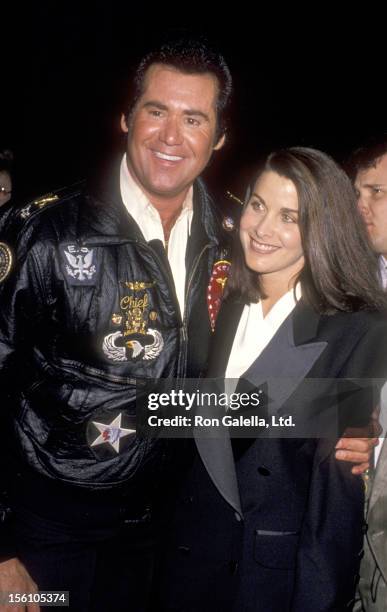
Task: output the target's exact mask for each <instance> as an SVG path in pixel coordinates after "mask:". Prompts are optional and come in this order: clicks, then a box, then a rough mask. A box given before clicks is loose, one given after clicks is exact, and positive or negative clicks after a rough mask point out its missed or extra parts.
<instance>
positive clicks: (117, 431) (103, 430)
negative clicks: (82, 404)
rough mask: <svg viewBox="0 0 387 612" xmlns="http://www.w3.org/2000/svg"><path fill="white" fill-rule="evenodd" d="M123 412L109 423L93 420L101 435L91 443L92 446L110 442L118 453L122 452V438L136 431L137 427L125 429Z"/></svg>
mask: <svg viewBox="0 0 387 612" xmlns="http://www.w3.org/2000/svg"><path fill="white" fill-rule="evenodd" d="M121 419H122V414H121V413H120V414H119V415H117V416H116V418H115V419H113V421H112V422H111V423H109V424H106V423H98V422H97V421H91V423H92V424H93V425H95V427H96V428H97V429H98V431H99V432H100V435H99V436H98V437H97V438H96V439H95V440H94V442H92V443H91V444H90V446H98V445H100V444H110V446H111V447H112V448H114V450H115V451H116V453H117V454H118V453H119V452H120V440H121V438H124V437H125V436H129V435H130V434H134V433H136V430H135V429H125V428H124V427H121Z"/></svg>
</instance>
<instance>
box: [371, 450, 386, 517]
mask: <svg viewBox="0 0 387 612" xmlns="http://www.w3.org/2000/svg"><path fill="white" fill-rule="evenodd" d="M386 491H387V444H386V441H385V440H383V446H382V449H381V451H380V455H379V460H378V463H377V466H376V471H375V477H374V482H373V484H372V493H371V498H370V509H369V512H371V510H372V507H373V506H374V505H375V503H376V502H377V500H378V499H379V498H380V497H381V496H382V495H384V496H385V499H386Z"/></svg>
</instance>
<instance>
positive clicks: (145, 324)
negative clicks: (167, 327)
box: [102, 281, 164, 361]
mask: <svg viewBox="0 0 387 612" xmlns="http://www.w3.org/2000/svg"><path fill="white" fill-rule="evenodd" d="M153 286H154V283H147V282H140V281H135V282H133V283H128V282H126V283H125V287H127V288H129V289H131V290H132V293H131V294H128V295H125V296H124V297H123V298H121V300H120V312H116V313H114V314H113V316H112V323H113V325H115V326H119V327H120V329H119V330H117V331H113V332H112V333H110V334H108V335H107V336H105V337H104V339H103V342H102V350H103V352H104V354H105V356H106V357H107V358H108V359H110V360H112V361H140V360H144V361H150V360H152V359H156V357H158V356H159V355H160V353H161V351H162V350H163V348H164V339H163V337H162V335H161V332H160V331H159V330H158V329H155V328H154V325H155V321H156V319H157V318H158V315H157V312H155V311H154V310H153V309H151V304H150V301H149V294H148V291H147V289H149V288H151V287H153ZM149 324H151V325H152V327H149Z"/></svg>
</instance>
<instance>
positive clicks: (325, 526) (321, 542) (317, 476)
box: [291, 440, 364, 612]
mask: <svg viewBox="0 0 387 612" xmlns="http://www.w3.org/2000/svg"><path fill="white" fill-rule="evenodd" d="M351 467H352V466H351V465H350V464H347V463H345V462H342V461H337V460H336V459H335V456H334V441H332V440H320V441H319V443H318V445H317V449H316V453H315V457H314V465H313V477H312V481H311V486H310V490H309V499H308V507H307V512H306V516H305V518H304V521H303V526H302V532H301V538H300V543H299V552H298V555H297V566H296V581H295V591H294V598H293V602H292V607H291V610H292V612H328V611H330V612H333V611H335V612H338V611H341V610H343V611H344V610H348V609H350V605H348V604H349V602H350V601H351V600H352V598H353V596H354V592H355V587H356V582H357V578H358V568H359V564H360V553H361V550H362V539H363V523H364V519H363V507H364V486H363V481H362V479H361V478H360V477H359V476H353V475H352V474H351Z"/></svg>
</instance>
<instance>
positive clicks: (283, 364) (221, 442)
mask: <svg viewBox="0 0 387 612" xmlns="http://www.w3.org/2000/svg"><path fill="white" fill-rule="evenodd" d="M243 306H244V305H243V303H241V302H238V301H236V300H229V301H228V302H225V303H224V305H223V306H222V309H221V311H220V314H219V318H218V321H217V325H216V332H215V335H214V342H213V345H212V350H211V354H210V359H209V368H208V378H216V377H218V378H220V377H224V373H225V371H226V367H227V363H228V359H229V356H230V352H231V349H232V345H233V341H234V337H235V333H236V330H237V327H238V323H239V320H240V317H241V314H242V311H243ZM318 322H319V315H318V314H317V313H315V312H314V311H313V310H312V309H311V308H309V307H308V306H306V305H305V304H304V303H303V302H302V301H301V302H299V303H298V304H297V306H296V308H295V310H294V311H293V313H292V314H291V315H290V316H289V317H288V318H287V319H286V320H285V321H284V323H283V324H282V325H281V327H280V328H279V330H278V331H277V333H276V334H275V335H274V337H273V338H272V340H271V342H270V343H269V344H268V346H267V347H266V348H265V349H264V350H263V352H262V353H261V355H260V356H259V357H258V359H256V361H255V362H254V363H253V364H252V365H251V367H250V368H249V369H248V370H247V371H246V372H245V374H244V375H243V379H245V380H247V381H249V382H250V383H252V384H253V385H254V386H259V385H261V384H262V385H263V384H265V383H267V394H268V397H269V400H270V402H271V403H270V408H269V409H270V412H272V413H273V414H274V413H275V412H278V411H279V410H280V408H281V407H282V405H283V404H284V402H285V401H286V400H287V399H288V398H289V397H290V395H291V394H292V393H293V391H294V390H295V389H296V388H297V386H298V385H299V384H300V383H301V381H302V380H303V379H304V378H305V376H306V375H307V373H308V372H309V371H310V369H311V368H312V366H313V364H314V363H315V362H316V360H317V359H318V358H319V356H320V355H321V353H322V352H323V350H324V349H325V347H326V346H327V343H326V342H316V341H315V336H316V333H317V327H318ZM219 391H223V389H221V390H220V389H219ZM202 415H203V416H208V417H214V410H213V408H208V407H203V408H202ZM213 435H214V432H213V430H211V431H210V429H208V430H206V429H205V428H203V427H201V428H197V429H195V430H194V437H195V441H196V446H197V449H198V452H199V454H200V457H201V459H202V461H203V463H204V465H205V467H206V469H207V471H208V474H209V475H210V477H211V479H212V481H213V482H214V484H215V486H216V487H217V489H218V491H219V492H220V494H221V495H222V496H223V498H224V499H225V500H226V501H227V503H229V504H230V505H231V506H232V507H233V508H234V509H235V510H236V511H237V512H238V513H239V514H240V515H242V511H241V502H240V496H239V489H238V481H237V476H236V471H235V461H234V456H233V451H232V446H231V441H230V436H229V431H228V429H227V428H226V427H221V428H219V431H218V432H217V436H218V437H217V438H214V437H211V436H213Z"/></svg>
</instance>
